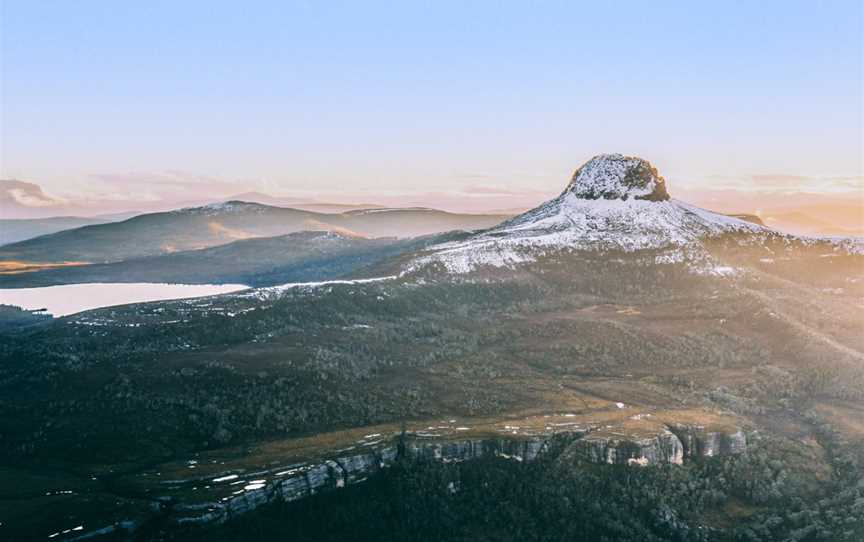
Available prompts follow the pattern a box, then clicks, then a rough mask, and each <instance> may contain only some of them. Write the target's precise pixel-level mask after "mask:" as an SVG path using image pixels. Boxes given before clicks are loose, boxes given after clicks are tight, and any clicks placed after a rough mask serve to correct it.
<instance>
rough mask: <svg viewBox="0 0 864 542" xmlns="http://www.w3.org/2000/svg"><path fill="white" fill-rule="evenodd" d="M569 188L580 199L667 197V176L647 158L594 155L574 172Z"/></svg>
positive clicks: (647, 198) (651, 198) (649, 198)
mask: <svg viewBox="0 0 864 542" xmlns="http://www.w3.org/2000/svg"><path fill="white" fill-rule="evenodd" d="M567 192H569V193H571V194H574V195H575V196H576V197H578V198H581V199H620V200H627V199H630V198H633V199H641V200H648V201H666V200H668V199H669V193H668V192H667V191H666V180H665V179H663V177H661V176H660V174H659V173H658V172H657V169H656V168H655V167H654V166H652V165H651V164H650V163H649V162H648V161H647V160H643V159H642V158H637V157H634V156H624V155H621V154H601V155H598V156H595V157H594V158H592V159H591V160H589V161H588V162H586V163H585V164H584V165H583V166H582V167H580V168H579V169H577V170H576V173H574V174H573V180H571V181H570V184H569V185H568V186H567Z"/></svg>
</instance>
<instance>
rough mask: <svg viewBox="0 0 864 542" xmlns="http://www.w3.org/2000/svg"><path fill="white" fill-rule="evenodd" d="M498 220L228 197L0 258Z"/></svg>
mask: <svg viewBox="0 0 864 542" xmlns="http://www.w3.org/2000/svg"><path fill="white" fill-rule="evenodd" d="M503 218H505V217H503V216H499V215H470V214H453V213H446V212H443V211H436V210H433V209H395V210H361V211H349V212H345V213H339V214H327V213H316V212H312V211H302V210H298V209H287V208H282V207H271V206H268V205H261V204H257V203H246V202H242V201H232V202H227V203H223V204H215V205H210V206H205V207H195V208H190V209H180V210H177V211H169V212H164V213H152V214H145V215H140V216H136V217H133V218H130V219H128V220H124V221H123V222H116V223H111V224H97V225H92V226H84V227H82V228H77V229H74V230H66V231H62V232H59V233H54V234H51V235H44V236H42V237H37V238H35V239H30V240H27V241H22V242H20V243H13V244H10V245H6V246H3V247H0V262H2V261H4V260H6V261H19V262H40V263H49V262H89V263H104V262H116V261H122V260H128V259H130V258H140V257H145V256H156V255H160V254H166V253H170V252H176V251H185V250H193V249H200V248H207V247H212V246H216V245H221V244H225V243H229V242H231V241H236V240H239V239H248V238H251V237H275V236H279V235H285V234H288V233H294V232H298V231H310V230H318V231H320V230H329V231H336V232H343V233H346V234H349V235H350V234H354V235H362V236H367V237H402V238H406V237H416V236H419V235H429V234H433V233H438V232H442V231H449V230H456V229H479V228H487V227H490V226H493V225H495V224H497V223H498V222H500V221H501V220H502V219H503Z"/></svg>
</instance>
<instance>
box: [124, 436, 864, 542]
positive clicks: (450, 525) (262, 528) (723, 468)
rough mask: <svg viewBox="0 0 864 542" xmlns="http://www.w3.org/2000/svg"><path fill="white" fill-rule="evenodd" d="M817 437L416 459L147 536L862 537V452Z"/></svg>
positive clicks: (751, 540)
mask: <svg viewBox="0 0 864 542" xmlns="http://www.w3.org/2000/svg"><path fill="white" fill-rule="evenodd" d="M817 432H818V434H819V437H820V443H821V445H822V446H823V447H824V449H825V450H826V451H827V455H826V457H825V458H821V459H818V460H816V461H813V459H814V458H813V457H812V455H811V454H810V453H809V450H808V449H807V448H806V447H805V446H803V445H802V444H800V443H798V442H795V441H794V440H789V439H785V438H775V437H754V439H753V442H752V443H751V449H750V450H749V452H748V453H747V454H746V455H742V456H737V457H725V458H717V459H704V460H701V461H698V462H694V463H690V464H688V465H685V466H681V467H679V466H656V467H646V468H632V467H626V466H612V465H594V464H586V463H578V462H575V463H574V461H573V460H572V459H565V458H564V457H563V456H560V455H559V450H560V449H561V448H562V447H563V446H560V445H563V442H559V446H553V447H552V449H550V451H548V452H547V453H546V454H545V455H544V456H542V457H541V458H540V459H538V460H537V461H535V462H531V463H524V464H522V463H515V462H513V461H507V460H504V459H498V458H487V459H480V460H475V461H471V462H467V463H456V464H452V463H451V464H444V463H440V462H430V461H428V460H426V461H424V460H416V459H406V460H403V461H402V462H399V463H397V465H396V466H395V467H393V468H391V469H390V470H387V471H383V472H382V473H380V474H378V475H376V476H375V477H374V478H373V479H371V480H370V481H368V482H367V483H366V484H363V485H358V486H349V487H348V488H346V489H343V490H339V491H337V492H335V493H334V492H331V493H326V494H322V495H318V496H315V497H311V498H308V499H306V500H303V501H299V502H295V503H274V504H272V505H268V506H266V507H264V508H262V509H259V510H257V511H255V512H252V513H249V514H247V515H244V516H240V517H238V518H237V519H235V520H232V521H229V522H228V523H227V524H226V525H223V526H219V527H209V528H204V529H201V528H197V529H186V530H179V531H178V530H176V528H174V529H171V530H168V531H162V528H161V526H160V525H159V523H158V522H155V521H154V522H152V523H150V524H148V525H146V526H145V527H144V528H143V529H142V531H141V533H140V538H141V539H151V538H158V539H164V540H191V541H198V540H200V541H204V540H207V541H237V542H239V541H247V540H249V541H251V540H297V541H313V540H314V541H330V540H332V541H352V540H381V541H395V540H406V541H407V540H412V541H413V540H430V541H432V540H481V541H482V540H488V541H493V540H494V541H520V542H522V541H532V540H536V541H548V540H562V541H563V540H577V541H610V542H611V541H632V542H643V541H644V542H653V541H658V542H659V541H665V540H676V541H693V542H708V541H717V542H720V541H723V542H726V541H729V542H732V541H735V542H739V541H740V542H745V541H746V542H759V541H772V540H789V541H804V540H808V541H810V540H813V541H815V540H824V541H832V542H842V541H846V542H854V541H859V540H861V539H862V538H861V537H864V450H862V448H861V447H860V446H859V447H852V446H850V445H849V444H848V443H842V442H841V441H840V440H838V437H837V435H835V434H833V433H831V431H830V430H829V429H827V428H824V427H823V428H817ZM561 440H563V439H561ZM820 469H828V472H830V474H828V475H827V476H826V475H825V474H824V473H823V472H821V471H820Z"/></svg>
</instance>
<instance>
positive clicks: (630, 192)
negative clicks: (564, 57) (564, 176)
mask: <svg viewBox="0 0 864 542" xmlns="http://www.w3.org/2000/svg"><path fill="white" fill-rule="evenodd" d="M727 233H754V234H760V233H761V234H775V233H774V232H773V231H772V230H769V229H768V228H765V227H763V226H759V225H757V224H753V223H751V222H747V221H744V220H739V219H737V218H733V217H729V216H726V215H721V214H717V213H713V212H711V211H707V210H705V209H700V208H699V207H695V206H693V205H689V204H687V203H684V202H681V201H678V200H674V199H669V195H668V193H667V192H666V188H665V182H664V180H663V178H662V177H660V176H659V175H658V174H657V170H656V169H655V168H654V167H652V166H651V164H650V163H648V162H647V161H645V160H643V159H641V158H634V157H626V156H622V155H620V154H612V155H600V156H596V157H594V158H592V159H591V160H589V161H588V162H587V163H586V164H585V165H583V166H582V167H581V168H579V169H578V170H577V171H576V173H575V174H574V175H573V180H572V181H571V182H570V184H569V185H568V186H567V188H566V189H565V190H564V192H563V193H562V194H561V195H560V196H558V197H557V198H555V199H553V200H550V201H548V202H546V203H544V204H543V205H540V206H539V207H537V208H535V209H532V210H531V211H528V212H527V213H524V214H522V215H519V216H517V217H514V218H512V219H510V220H508V221H505V222H503V223H502V224H500V225H498V226H496V227H494V228H491V229H489V230H486V231H483V232H480V233H478V234H476V235H474V236H472V237H470V238H468V239H467V240H464V241H459V242H453V243H445V244H441V245H438V246H435V247H432V249H431V251H430V253H428V254H426V255H424V256H421V257H419V258H417V259H415V260H414V261H413V262H411V263H409V264H408V269H407V270H408V271H411V270H413V269H418V268H421V267H424V266H426V265H429V264H435V263H440V264H443V265H444V267H445V268H446V269H447V270H448V271H450V272H456V273H461V272H469V271H471V270H473V269H475V268H477V267H482V266H495V267H502V266H509V265H513V264H518V263H524V262H530V261H534V260H536V259H537V258H538V257H540V256H542V255H544V254H547V253H550V252H552V251H559V250H592V249H603V250H607V249H608V250H624V251H635V250H641V249H664V248H678V249H688V250H686V251H683V252H681V253H678V254H670V255H668V256H667V257H668V258H671V259H676V258H679V257H680V258H682V259H683V254H685V253H686V252H690V253H691V254H695V253H700V252H702V251H701V250H700V249H701V243H700V241H701V240H702V239H704V238H706V237H714V236H719V235H723V234H727ZM700 259H701V256H700Z"/></svg>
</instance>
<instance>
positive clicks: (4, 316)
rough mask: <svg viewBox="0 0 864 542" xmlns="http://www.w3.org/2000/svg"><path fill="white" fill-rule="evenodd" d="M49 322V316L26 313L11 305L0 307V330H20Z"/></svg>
mask: <svg viewBox="0 0 864 542" xmlns="http://www.w3.org/2000/svg"><path fill="white" fill-rule="evenodd" d="M49 320H51V315H50V314H45V313H40V312H38V311H27V310H24V309H22V308H21V307H15V306H12V305H0V330H2V329H7V330H8V329H11V328H20V327H23V326H29V325H33V324H38V323H43V322H47V321H49Z"/></svg>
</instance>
